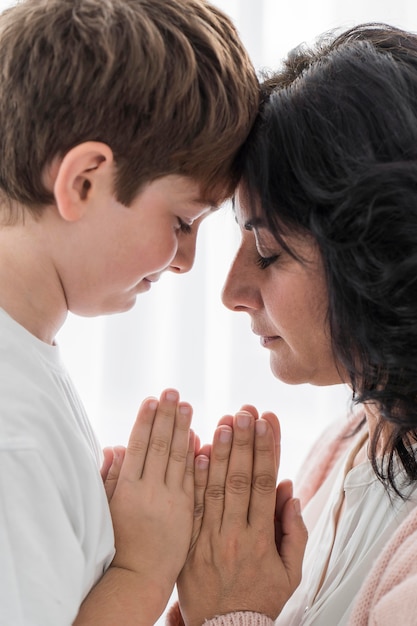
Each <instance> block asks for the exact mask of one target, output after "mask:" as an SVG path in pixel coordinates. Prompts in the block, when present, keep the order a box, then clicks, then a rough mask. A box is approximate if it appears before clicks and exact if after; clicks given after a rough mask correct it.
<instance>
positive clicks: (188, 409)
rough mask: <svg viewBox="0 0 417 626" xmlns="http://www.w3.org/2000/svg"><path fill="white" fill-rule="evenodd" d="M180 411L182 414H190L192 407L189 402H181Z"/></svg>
mask: <svg viewBox="0 0 417 626" xmlns="http://www.w3.org/2000/svg"><path fill="white" fill-rule="evenodd" d="M179 412H180V413H181V415H190V413H191V407H190V405H189V404H181V406H180V407H179Z"/></svg>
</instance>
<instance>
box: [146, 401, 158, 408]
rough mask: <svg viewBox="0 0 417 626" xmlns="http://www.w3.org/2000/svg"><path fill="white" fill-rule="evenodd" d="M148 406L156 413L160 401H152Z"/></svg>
mask: <svg viewBox="0 0 417 626" xmlns="http://www.w3.org/2000/svg"><path fill="white" fill-rule="evenodd" d="M148 406H149V408H150V410H151V411H156V409H157V408H158V401H157V400H150V401H149V405H148Z"/></svg>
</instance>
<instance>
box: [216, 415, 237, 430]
mask: <svg viewBox="0 0 417 626" xmlns="http://www.w3.org/2000/svg"><path fill="white" fill-rule="evenodd" d="M217 426H230V428H233V415H223V417H221V418H220V419H219V421H218V423H217Z"/></svg>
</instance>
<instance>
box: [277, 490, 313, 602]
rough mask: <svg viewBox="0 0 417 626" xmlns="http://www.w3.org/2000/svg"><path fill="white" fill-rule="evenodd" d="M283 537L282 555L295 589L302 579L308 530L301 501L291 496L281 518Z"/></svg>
mask: <svg viewBox="0 0 417 626" xmlns="http://www.w3.org/2000/svg"><path fill="white" fill-rule="evenodd" d="M281 526H282V538H281V546H280V550H279V553H280V556H281V559H282V562H283V564H284V567H285V569H286V570H287V575H288V580H289V582H290V585H291V587H292V589H293V590H295V589H296V587H298V585H299V584H300V581H301V572H302V565H303V558H304V552H305V548H306V545H307V539H308V532H307V528H306V526H305V524H304V521H303V518H302V516H301V508H300V501H299V500H298V499H297V498H290V499H289V500H287V502H286V503H285V505H284V507H283V510H282V518H281Z"/></svg>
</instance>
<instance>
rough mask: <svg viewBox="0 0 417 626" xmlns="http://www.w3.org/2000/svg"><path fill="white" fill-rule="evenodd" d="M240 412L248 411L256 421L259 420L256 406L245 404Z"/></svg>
mask: <svg viewBox="0 0 417 626" xmlns="http://www.w3.org/2000/svg"><path fill="white" fill-rule="evenodd" d="M240 410H241V411H247V412H248V413H251V414H252V415H253V417H254V419H255V420H257V419H258V418H259V413H258V409H257V408H256V407H255V406H253V405H252V404H243V405H242V406H241V407H240Z"/></svg>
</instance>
